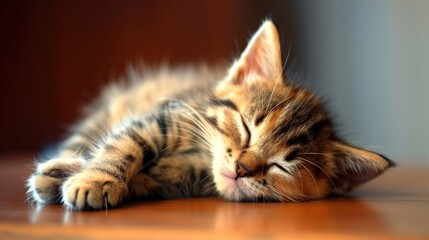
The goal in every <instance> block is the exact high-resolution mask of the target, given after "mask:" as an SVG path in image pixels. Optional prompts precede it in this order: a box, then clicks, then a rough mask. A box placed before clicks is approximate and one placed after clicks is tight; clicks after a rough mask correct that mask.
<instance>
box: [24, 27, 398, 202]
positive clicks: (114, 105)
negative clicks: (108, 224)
mask: <svg viewBox="0 0 429 240" xmlns="http://www.w3.org/2000/svg"><path fill="white" fill-rule="evenodd" d="M219 73H220V74H219ZM129 78H130V80H132V81H131V82H132V83H130V84H125V85H113V86H112V87H110V88H109V89H108V90H106V91H105V92H104V94H103V96H102V97H101V99H100V100H99V101H98V102H97V103H96V104H94V105H93V106H92V107H91V108H89V109H88V111H87V113H88V114H87V117H86V118H85V119H84V120H83V121H81V122H80V123H79V124H78V125H76V128H75V129H74V130H73V135H72V136H71V137H70V138H69V139H67V140H66V141H65V142H64V144H63V145H62V148H61V150H60V153H59V154H58V156H57V157H56V158H54V159H51V160H49V161H47V162H45V163H40V164H38V165H37V170H36V173H35V174H34V175H32V177H31V178H30V179H29V181H28V186H29V193H30V194H31V197H32V198H33V199H34V200H36V201H37V202H39V203H54V202H59V201H62V202H63V203H64V204H65V205H66V206H67V207H70V208H74V209H78V210H81V209H101V208H102V207H108V206H116V205H118V204H119V203H120V202H121V200H122V199H124V198H129V199H142V198H149V197H163V198H174V197H186V196H213V195H220V196H222V197H225V198H227V199H230V200H275V201H300V200H307V199H317V198H322V197H326V196H328V195H329V194H332V193H342V192H344V191H347V190H349V189H351V188H352V187H354V186H357V185H358V184H360V183H362V182H365V181H367V180H369V179H371V178H373V177H375V176H377V175H378V174H380V173H381V172H382V171H384V170H385V169H386V168H387V167H388V166H389V165H390V162H389V161H388V160H387V159H385V158H384V157H382V156H380V155H378V154H375V153H372V152H368V151H365V150H362V149H359V148H355V147H352V146H350V145H347V144H345V143H344V142H342V141H341V140H339V139H338V138H337V137H336V136H335V134H334V132H333V129H332V126H331V122H330V120H329V118H328V117H327V115H326V113H325V111H324V109H323V107H322V106H321V104H320V102H319V100H318V99H317V98H316V97H314V96H313V95H312V94H310V93H308V92H307V91H305V90H304V89H301V88H298V87H296V86H293V85H291V84H289V83H288V82H287V81H286V79H284V77H283V67H282V64H281V53H280V45H279V41H278V33H277V30H276V28H275V27H274V25H273V24H272V23H271V22H270V21H267V22H265V23H264V24H263V26H262V27H261V28H260V30H259V31H258V32H257V33H256V34H255V36H254V37H253V38H252V40H251V41H250V43H249V46H248V47H247V48H246V50H245V51H244V53H243V54H242V56H241V57H240V59H239V60H237V61H236V62H235V63H234V64H233V66H232V67H231V68H230V70H229V72H228V74H227V75H226V77H225V73H224V72H223V73H222V72H221V71H215V70H213V69H208V68H206V67H203V66H201V67H197V68H187V69H180V70H171V69H164V70H159V71H155V72H152V73H148V72H147V71H145V72H144V73H143V74H140V73H136V72H132V73H131V74H129ZM219 79H223V80H222V81H220V82H219Z"/></svg>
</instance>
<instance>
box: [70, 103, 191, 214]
mask: <svg viewBox="0 0 429 240" xmlns="http://www.w3.org/2000/svg"><path fill="white" fill-rule="evenodd" d="M173 115H174V113H172V112H165V111H164V112H162V113H158V114H153V115H150V116H144V117H141V118H139V119H134V120H128V121H126V122H124V123H122V124H120V125H119V126H118V127H117V128H116V129H115V130H114V131H113V133H112V134H110V135H109V136H108V137H107V138H106V139H105V140H104V144H102V145H100V146H99V149H98V151H96V152H95V154H94V158H93V159H91V160H90V161H88V162H87V164H86V166H85V168H84V169H83V170H82V171H81V172H79V173H77V174H75V175H73V176H72V177H70V178H69V179H68V180H67V181H66V182H65V183H64V185H63V188H62V195H63V203H64V204H65V205H66V206H67V207H69V208H72V209H77V210H86V209H101V208H103V207H109V206H116V205H118V204H119V203H120V202H121V200H122V199H123V198H124V197H125V196H126V195H127V193H128V188H127V185H128V183H129V181H130V180H131V179H132V177H133V176H135V175H136V174H137V173H138V172H140V171H144V170H145V168H147V167H150V166H151V165H153V164H154V163H155V162H156V161H157V160H158V159H159V158H161V157H162V156H165V155H168V154H170V153H172V152H174V151H176V150H179V149H181V150H183V149H184V148H186V147H187V148H189V146H190V145H191V144H190V143H189V141H190V140H192V138H191V137H190V136H189V134H190V133H189V131H186V132H181V127H179V125H178V124H177V123H176V121H172V118H173ZM174 119H175V120H177V116H176V117H175V118H174Z"/></svg>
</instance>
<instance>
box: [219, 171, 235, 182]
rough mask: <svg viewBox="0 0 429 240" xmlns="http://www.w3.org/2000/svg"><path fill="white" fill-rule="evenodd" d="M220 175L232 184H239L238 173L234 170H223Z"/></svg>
mask: <svg viewBox="0 0 429 240" xmlns="http://www.w3.org/2000/svg"><path fill="white" fill-rule="evenodd" d="M220 175H221V176H222V177H223V178H224V179H225V181H227V182H229V183H230V184H234V185H235V184H237V174H235V173H233V172H227V171H221V172H220Z"/></svg>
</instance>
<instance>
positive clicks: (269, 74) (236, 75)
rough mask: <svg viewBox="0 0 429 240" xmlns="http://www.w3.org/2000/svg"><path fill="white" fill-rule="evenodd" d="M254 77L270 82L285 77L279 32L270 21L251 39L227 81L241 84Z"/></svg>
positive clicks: (233, 66)
mask: <svg viewBox="0 0 429 240" xmlns="http://www.w3.org/2000/svg"><path fill="white" fill-rule="evenodd" d="M252 75H257V76H258V77H260V78H263V79H269V80H276V79H278V78H279V77H283V73H282V58H281V46H280V37H279V31H278V30H277V27H276V26H275V25H274V23H273V22H272V21H270V20H266V21H265V22H264V23H263V24H262V25H261V27H260V28H259V30H258V31H257V32H256V33H255V34H254V35H253V37H252V38H251V39H250V41H249V43H248V45H247V47H246V49H245V50H244V52H243V53H242V54H241V56H240V58H239V59H238V60H237V61H235V62H234V64H233V65H232V67H231V69H230V70H229V74H228V77H227V79H228V81H231V82H232V83H233V84H241V83H243V82H245V81H246V80H247V79H249V78H251V77H252Z"/></svg>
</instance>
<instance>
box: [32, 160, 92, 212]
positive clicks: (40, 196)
mask: <svg viewBox="0 0 429 240" xmlns="http://www.w3.org/2000/svg"><path fill="white" fill-rule="evenodd" d="M84 161H85V160H83V159H81V158H67V157H66V158H61V157H59V158H54V159H50V160H49V161H46V162H44V163H38V164H37V167H36V171H35V173H34V174H33V175H31V176H30V178H29V179H28V180H27V188H28V192H27V193H28V195H29V198H30V199H31V200H33V201H36V202H37V203H40V204H51V203H59V202H60V200H61V191H60V188H61V185H62V184H63V182H64V180H65V179H66V178H68V177H69V176H71V175H73V174H74V173H76V172H79V171H80V170H81V169H82V168H83V165H84Z"/></svg>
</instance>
